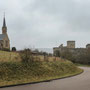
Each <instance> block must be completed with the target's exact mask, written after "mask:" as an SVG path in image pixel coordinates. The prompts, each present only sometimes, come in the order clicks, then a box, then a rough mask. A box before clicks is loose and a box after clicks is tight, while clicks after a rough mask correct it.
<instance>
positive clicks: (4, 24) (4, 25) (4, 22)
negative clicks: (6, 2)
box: [3, 13, 6, 27]
mask: <svg viewBox="0 0 90 90" xmlns="http://www.w3.org/2000/svg"><path fill="white" fill-rule="evenodd" d="M3 27H6V20H5V13H4V18H3Z"/></svg>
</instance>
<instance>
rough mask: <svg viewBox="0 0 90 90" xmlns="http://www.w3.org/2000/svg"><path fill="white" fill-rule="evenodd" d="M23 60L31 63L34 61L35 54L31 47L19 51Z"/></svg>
mask: <svg viewBox="0 0 90 90" xmlns="http://www.w3.org/2000/svg"><path fill="white" fill-rule="evenodd" d="M19 54H20V58H21V61H22V62H24V63H29V62H32V61H34V59H33V55H32V52H31V50H30V49H24V50H23V51H20V52H19Z"/></svg>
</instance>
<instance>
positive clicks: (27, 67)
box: [0, 60, 82, 86]
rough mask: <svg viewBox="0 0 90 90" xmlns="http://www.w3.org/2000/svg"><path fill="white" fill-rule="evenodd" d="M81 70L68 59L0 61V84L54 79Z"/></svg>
mask: <svg viewBox="0 0 90 90" xmlns="http://www.w3.org/2000/svg"><path fill="white" fill-rule="evenodd" d="M80 72H82V70H81V69H79V68H77V67H76V66H75V65H74V64H73V63H71V62H69V61H63V60H62V61H51V62H50V61H49V62H45V61H43V62H40V61H39V62H33V63H29V64H23V63H20V62H3V63H0V86H5V85H13V84H21V83H29V82H36V81H43V80H50V79H56V78H61V77H66V76H70V75H75V74H77V73H80Z"/></svg>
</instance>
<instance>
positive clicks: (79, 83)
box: [0, 67, 90, 90]
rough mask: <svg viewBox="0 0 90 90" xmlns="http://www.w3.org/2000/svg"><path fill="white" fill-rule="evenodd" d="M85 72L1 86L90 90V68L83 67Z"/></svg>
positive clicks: (25, 89) (15, 89)
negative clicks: (63, 77) (67, 76)
mask: <svg viewBox="0 0 90 90" xmlns="http://www.w3.org/2000/svg"><path fill="white" fill-rule="evenodd" d="M82 68H83V69H84V73H82V74H80V75H77V76H74V77H71V78H66V79H59V80H54V81H51V82H43V83H38V84H31V85H23V86H15V87H8V88H0V90H90V68H89V67H82Z"/></svg>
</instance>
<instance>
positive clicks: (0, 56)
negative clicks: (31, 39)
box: [0, 51, 20, 62]
mask: <svg viewBox="0 0 90 90" xmlns="http://www.w3.org/2000/svg"><path fill="white" fill-rule="evenodd" d="M0 61H3V62H11V61H20V57H19V53H16V52H6V51H0Z"/></svg>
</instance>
